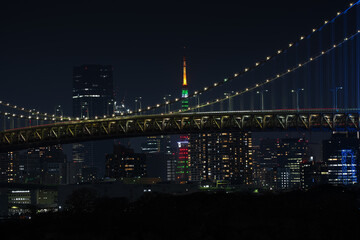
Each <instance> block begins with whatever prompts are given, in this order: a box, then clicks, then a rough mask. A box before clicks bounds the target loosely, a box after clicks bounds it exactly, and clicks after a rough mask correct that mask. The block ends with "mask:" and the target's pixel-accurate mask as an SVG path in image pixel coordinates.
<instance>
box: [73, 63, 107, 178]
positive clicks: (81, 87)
mask: <svg viewBox="0 0 360 240" xmlns="http://www.w3.org/2000/svg"><path fill="white" fill-rule="evenodd" d="M72 102H73V116H74V117H76V118H94V117H95V116H104V115H112V114H113V112H114V86H113V69H112V66H110V65H82V66H78V67H74V69H73V94H72ZM107 142H108V144H109V143H110V141H107ZM100 144H101V143H94V142H86V143H77V144H73V162H74V163H78V164H81V169H82V172H81V175H82V181H92V180H93V179H94V177H95V176H96V175H97V174H98V172H99V170H100V168H101V165H102V164H101V161H103V159H96V156H103V154H101V153H98V152H97V151H95V146H97V145H100ZM102 144H104V143H102ZM97 149H101V147H97Z"/></svg>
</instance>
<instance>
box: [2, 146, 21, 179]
mask: <svg viewBox="0 0 360 240" xmlns="http://www.w3.org/2000/svg"><path fill="white" fill-rule="evenodd" d="M18 169H19V156H18V153H17V152H8V153H1V154H0V183H12V182H17V181H18V178H19V172H18Z"/></svg>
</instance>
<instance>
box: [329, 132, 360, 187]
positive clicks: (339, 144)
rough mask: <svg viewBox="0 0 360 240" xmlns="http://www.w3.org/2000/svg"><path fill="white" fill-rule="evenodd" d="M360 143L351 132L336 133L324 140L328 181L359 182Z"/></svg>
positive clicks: (339, 183) (335, 183)
mask: <svg viewBox="0 0 360 240" xmlns="http://www.w3.org/2000/svg"><path fill="white" fill-rule="evenodd" d="M359 144H360V141H359V139H358V138H356V136H353V135H352V134H349V133H335V134H333V135H332V136H331V138H330V139H329V140H326V141H323V154H324V156H323V160H324V162H325V165H326V167H327V172H328V183H330V184H334V185H342V184H343V185H348V184H356V183H358V182H359V177H360V174H359V154H360V145H359Z"/></svg>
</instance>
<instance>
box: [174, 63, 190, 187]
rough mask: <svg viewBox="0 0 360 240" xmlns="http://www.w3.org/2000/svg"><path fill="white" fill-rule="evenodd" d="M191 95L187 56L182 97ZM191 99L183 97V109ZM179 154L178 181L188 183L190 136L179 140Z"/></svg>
mask: <svg viewBox="0 0 360 240" xmlns="http://www.w3.org/2000/svg"><path fill="white" fill-rule="evenodd" d="M188 96H189V90H188V85H187V79H186V58H185V57H184V59H183V83H182V91H181V97H182V98H187V97H188ZM188 107H189V100H188V99H183V100H182V102H181V108H182V109H183V110H185V109H188ZM178 148H179V154H178V159H177V160H178V161H177V164H176V180H177V182H178V183H186V182H187V181H188V180H189V136H188V135H181V136H180V141H179V142H178Z"/></svg>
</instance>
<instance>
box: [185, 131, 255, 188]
mask: <svg viewBox="0 0 360 240" xmlns="http://www.w3.org/2000/svg"><path fill="white" fill-rule="evenodd" d="M189 163H190V176H189V180H190V181H193V182H213V183H216V182H218V181H227V182H228V183H229V184H234V185H241V184H250V183H252V171H253V166H252V165H253V163H252V138H251V133H243V132H223V133H203V134H191V135H190V137H189Z"/></svg>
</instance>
